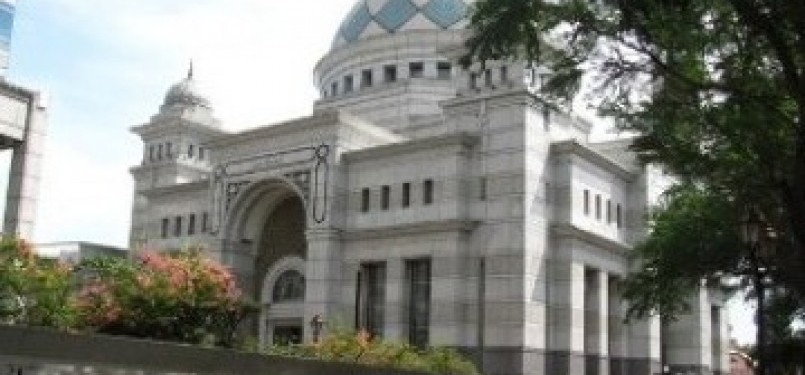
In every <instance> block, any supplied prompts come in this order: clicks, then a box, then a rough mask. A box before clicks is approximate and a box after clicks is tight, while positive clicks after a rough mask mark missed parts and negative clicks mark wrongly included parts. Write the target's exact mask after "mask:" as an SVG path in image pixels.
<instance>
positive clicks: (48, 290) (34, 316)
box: [0, 237, 75, 328]
mask: <svg viewBox="0 0 805 375" xmlns="http://www.w3.org/2000/svg"><path fill="white" fill-rule="evenodd" d="M71 275H72V274H71V269H70V268H69V267H68V266H67V265H63V264H59V263H55V262H51V261H45V260H42V259H40V258H38V257H36V256H35V255H34V253H33V249H32V247H31V245H30V244H28V243H27V242H25V241H22V240H18V239H15V238H11V237H2V238H0V322H4V323H10V324H23V325H30V326H44V327H56V328H66V327H69V326H71V325H72V324H73V322H74V318H75V309H74V308H73V303H72V302H73V296H72V290H73V289H72V287H73V283H72V277H71Z"/></svg>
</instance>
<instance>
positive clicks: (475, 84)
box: [470, 72, 478, 90]
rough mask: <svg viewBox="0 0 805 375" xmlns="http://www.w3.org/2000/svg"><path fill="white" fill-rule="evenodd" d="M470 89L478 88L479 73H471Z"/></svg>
mask: <svg viewBox="0 0 805 375" xmlns="http://www.w3.org/2000/svg"><path fill="white" fill-rule="evenodd" d="M470 88H471V89H473V90H475V89H477V88H478V73H475V72H472V73H470Z"/></svg>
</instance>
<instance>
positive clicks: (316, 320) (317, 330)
mask: <svg viewBox="0 0 805 375" xmlns="http://www.w3.org/2000/svg"><path fill="white" fill-rule="evenodd" d="M322 328H324V319H323V318H322V317H321V315H319V314H316V315H314V316H313V318H311V319H310V329H311V330H312V332H313V343H314V344H318V343H319V340H320V338H321V330H322Z"/></svg>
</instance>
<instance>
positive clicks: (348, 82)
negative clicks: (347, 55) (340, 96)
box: [344, 75, 355, 94]
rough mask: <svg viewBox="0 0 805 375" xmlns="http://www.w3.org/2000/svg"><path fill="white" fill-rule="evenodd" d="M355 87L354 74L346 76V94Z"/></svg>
mask: <svg viewBox="0 0 805 375" xmlns="http://www.w3.org/2000/svg"><path fill="white" fill-rule="evenodd" d="M354 88H355V80H354V79H353V78H352V75H348V76H346V77H344V94H348V93H351V92H352V90H353V89H354Z"/></svg>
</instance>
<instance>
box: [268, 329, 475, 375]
mask: <svg viewBox="0 0 805 375" xmlns="http://www.w3.org/2000/svg"><path fill="white" fill-rule="evenodd" d="M267 352H268V354H272V355H279V356H285V357H297V358H307V359H316V360H324V361H336V362H347V363H355V364H361V365H367V366H374V367H389V368H399V369H404V370H410V371H421V372H426V373H430V374H440V375H476V374H478V370H477V369H476V368H475V366H474V365H473V364H472V363H471V362H469V361H467V360H466V359H465V358H464V357H462V356H461V355H460V354H458V353H457V352H455V351H453V350H451V349H448V348H428V349H418V348H415V347H413V346H410V345H406V344H399V343H393V342H389V341H383V340H377V339H372V338H370V336H369V335H368V334H367V333H366V332H358V333H351V332H348V331H341V330H335V332H333V333H331V334H330V335H328V336H326V337H325V338H324V339H323V340H321V341H320V342H319V343H316V344H312V345H300V346H274V347H271V348H269V349H268V351H267Z"/></svg>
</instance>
